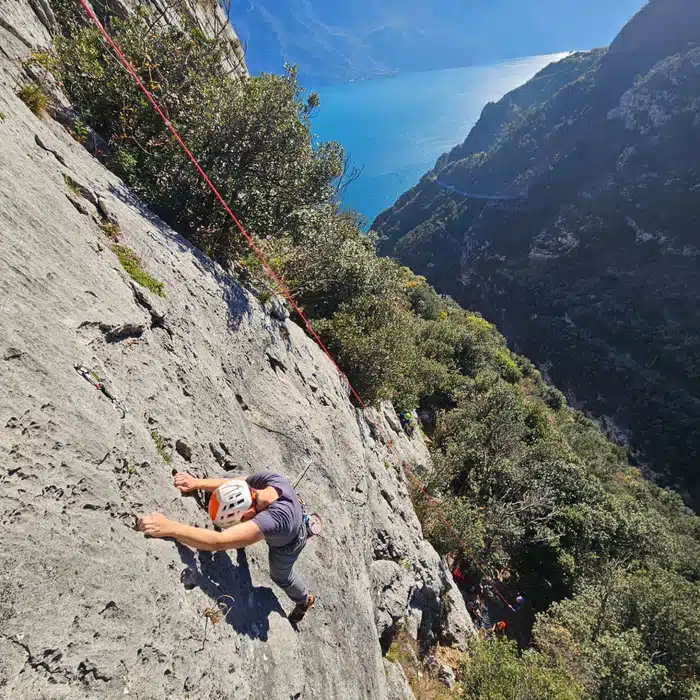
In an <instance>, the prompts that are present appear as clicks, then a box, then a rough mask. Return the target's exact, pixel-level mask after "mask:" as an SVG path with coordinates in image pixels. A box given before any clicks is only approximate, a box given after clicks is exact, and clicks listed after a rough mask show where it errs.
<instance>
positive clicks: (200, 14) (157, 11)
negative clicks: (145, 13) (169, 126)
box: [0, 0, 248, 76]
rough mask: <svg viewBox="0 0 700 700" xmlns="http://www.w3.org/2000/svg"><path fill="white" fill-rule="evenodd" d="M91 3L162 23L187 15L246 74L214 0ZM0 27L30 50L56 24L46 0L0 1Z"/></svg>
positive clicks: (232, 32) (39, 44) (52, 31)
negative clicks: (221, 45)
mask: <svg viewBox="0 0 700 700" xmlns="http://www.w3.org/2000/svg"><path fill="white" fill-rule="evenodd" d="M92 5H93V6H94V8H95V9H97V11H98V15H99V16H102V17H103V16H104V15H105V14H109V15H116V16H120V17H126V16H127V15H129V14H131V13H133V12H135V11H136V9H137V8H138V7H142V8H146V9H147V10H149V11H151V12H153V13H154V16H155V17H158V18H160V19H159V21H161V22H162V23H165V24H177V23H178V22H180V21H181V20H180V17H182V16H183V15H184V16H187V17H189V18H191V19H192V20H193V21H194V23H195V24H196V25H197V26H198V27H199V28H200V29H201V30H202V32H203V33H204V35H205V36H208V37H212V38H213V37H216V38H218V39H220V40H222V41H223V43H224V44H225V45H226V46H227V47H228V51H227V55H226V59H225V61H226V66H227V67H228V69H229V70H230V71H231V73H232V74H234V75H241V76H244V75H248V69H247V67H246V63H245V51H244V48H243V45H242V44H241V41H240V39H239V38H238V35H237V34H236V30H235V29H234V28H233V26H232V25H231V22H230V21H229V20H228V17H227V15H226V13H225V12H224V10H223V8H222V7H221V5H219V3H218V2H217V1H216V0H104V1H103V2H102V1H101V2H94V3H92ZM0 29H2V30H4V32H5V33H7V34H9V35H11V36H12V37H13V38H14V39H16V40H18V41H19V42H20V43H21V44H22V45H23V48H25V49H27V48H29V49H31V48H39V47H45V46H48V45H49V44H50V42H51V35H52V34H55V33H56V32H57V31H58V26H57V23H56V17H55V13H54V11H53V8H52V6H51V2H50V0H0ZM0 48H2V44H0ZM3 52H4V53H6V57H7V58H10V57H11V56H10V55H8V54H7V52H5V51H3ZM12 57H14V56H12Z"/></svg>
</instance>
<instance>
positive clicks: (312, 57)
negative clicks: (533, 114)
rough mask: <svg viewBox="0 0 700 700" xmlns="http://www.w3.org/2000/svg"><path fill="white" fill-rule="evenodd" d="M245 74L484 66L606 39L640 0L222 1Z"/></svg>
mask: <svg viewBox="0 0 700 700" xmlns="http://www.w3.org/2000/svg"><path fill="white" fill-rule="evenodd" d="M227 4H228V5H229V6H230V15H231V19H232V21H233V23H234V24H235V25H236V27H237V29H238V30H239V31H240V34H241V37H242V39H243V40H244V42H245V43H246V44H247V47H248V50H247V55H248V58H249V62H250V65H251V69H252V71H253V72H258V71H272V72H280V71H281V70H282V66H283V65H284V63H285V62H288V63H296V64H298V65H299V69H300V71H301V74H302V75H303V76H304V77H305V78H306V79H307V80H309V81H310V82H312V84H319V83H329V82H346V81H348V80H361V79H365V78H371V77H374V76H380V75H392V74H394V73H399V72H400V73H408V72H412V71H427V70H435V69H440V68H454V67H458V66H465V65H471V64H486V63H494V62H496V61H501V60H504V59H507V58H520V57H522V56H533V55H539V54H545V53H554V52H559V51H569V50H572V49H574V48H579V47H590V46H599V45H601V44H607V43H608V42H609V41H610V39H611V38H612V33H613V32H614V31H615V30H616V29H617V28H619V27H620V26H622V24H623V22H624V21H625V20H626V18H627V17H628V16H629V15H630V14H631V13H633V12H635V11H636V10H637V9H639V7H641V5H642V4H643V0H618V2H615V3H610V2H605V1H604V0H591V1H590V2H588V3H587V4H582V3H580V2H577V1H576V0H538V2H537V3H536V4H530V3H511V2H508V3H505V2H494V3H487V4H483V3H464V2H462V1H461V0H433V1H432V2H429V3H428V2H422V1H419V0H408V1H406V0H404V1H403V2H397V0H360V1H359V2H354V3H335V2H327V1H325V0H290V1H289V2H271V1H270V0H230V2H229V3H227Z"/></svg>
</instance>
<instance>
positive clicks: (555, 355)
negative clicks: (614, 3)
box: [374, 0, 700, 498]
mask: <svg viewBox="0 0 700 700" xmlns="http://www.w3.org/2000/svg"><path fill="white" fill-rule="evenodd" d="M699 42H700V6H699V5H698V4H697V2H695V1H694V0H652V2H650V3H649V4H648V5H647V6H646V7H645V8H644V9H643V10H642V11H641V12H639V13H638V14H637V15H636V16H635V17H634V18H633V19H632V20H631V21H630V22H629V24H628V25H627V26H626V27H625V28H624V29H623V30H622V32H621V33H620V34H619V36H618V37H617V38H616V39H615V41H614V42H613V43H612V45H611V46H610V48H609V49H608V50H607V52H605V53H602V52H599V53H596V54H592V55H590V54H589V55H582V56H581V55H579V56H573V57H570V58H569V59H566V60H564V61H562V62H561V63H559V64H557V65H555V66H552V67H550V68H548V69H547V70H546V71H544V72H543V74H540V75H539V76H537V77H536V78H535V79H534V80H533V81H532V82H531V83H529V84H528V85H526V86H524V87H523V88H520V89H519V90H516V91H515V92H513V93H511V94H510V95H507V96H506V97H505V98H504V99H503V100H502V101H501V102H500V103H499V104H498V105H489V106H487V108H486V109H485V110H484V112H483V114H482V117H481V120H480V121H479V123H478V124H477V125H476V126H475V127H474V130H473V131H472V133H471V134H470V135H469V137H468V138H467V140H466V141H465V142H464V144H462V145H461V146H458V147H457V148H455V149H454V150H453V151H452V152H451V153H450V154H447V155H446V156H443V157H442V158H440V160H438V162H437V164H436V167H435V169H434V171H432V172H431V173H429V174H428V175H426V176H425V177H424V178H423V179H422V181H421V182H420V183H419V184H418V185H417V186H416V187H415V188H413V189H412V190H411V191H409V192H407V193H406V194H404V195H402V197H401V198H400V199H399V200H398V201H397V202H396V204H395V205H394V206H393V207H392V208H391V209H389V210H387V211H386V212H384V213H382V214H381V215H380V216H379V217H378V218H377V220H376V221H375V223H374V228H375V229H376V230H377V231H379V232H380V233H381V235H382V236H383V243H382V250H383V251H384V252H385V253H389V254H391V255H394V256H396V257H398V258H399V259H400V260H401V261H402V262H404V263H405V264H408V265H411V266H412V267H413V268H414V269H416V270H417V271H420V272H422V273H423V274H426V275H427V276H428V278H429V279H430V281H432V282H433V283H434V284H435V285H436V286H437V287H438V289H439V290H440V291H443V292H449V293H451V294H453V295H454V296H455V298H456V299H458V300H459V301H460V302H462V303H464V304H465V305H466V306H469V307H472V308H476V309H478V310H480V311H482V312H483V313H484V314H485V315H486V316H487V317H488V318H490V319H492V320H494V321H496V322H497V323H498V324H499V325H500V327H501V328H502V330H503V331H504V332H505V333H506V335H507V336H508V337H509V339H510V340H512V342H513V343H514V344H515V345H516V347H517V348H518V349H520V350H522V351H523V352H525V353H526V354H527V355H528V356H530V357H531V358H533V359H534V360H535V361H536V362H538V363H539V364H540V365H542V366H544V367H546V368H547V369H548V371H549V373H550V375H551V377H552V378H553V379H554V381H555V382H556V383H557V384H558V385H559V386H560V387H561V388H562V389H565V390H566V391H568V392H569V393H570V394H571V395H573V396H575V398H576V400H577V401H579V402H581V404H583V405H584V406H585V407H586V409H587V410H588V411H590V412H591V413H592V414H593V415H595V416H597V417H598V418H599V419H601V420H604V421H606V422H607V423H608V425H609V426H610V427H611V428H613V427H615V428H617V429H618V430H619V431H621V433H622V435H623V436H624V437H625V438H626V439H627V440H629V444H630V445H631V446H632V448H633V449H634V450H635V451H636V453H637V454H638V456H639V459H640V460H641V461H642V462H643V463H644V464H647V465H649V467H650V468H651V469H652V470H653V471H656V472H659V473H661V474H663V475H664V478H665V479H666V482H667V483H671V484H676V485H677V486H679V487H680V488H681V489H683V490H686V491H687V492H689V493H690V494H692V496H693V497H694V498H697V496H698V494H700V483H699V482H698V479H697V477H696V473H695V470H696V466H697V463H698V459H699V457H700V433H698V431H697V425H698V424H700V314H699V312H698V297H699V296H700V277H699V273H698V256H699V255H700V245H699V241H698V224H699V223H700V197H699V196H698V195H699V192H700V150H699V149H698V148H697V147H696V146H697V144H698V143H699V139H700V118H699V117H698V112H699V109H700V79H699V77H698V76H699V72H698V67H699V66H700V45H699ZM577 66H578V68H579V69H580V70H576V68H577ZM548 73H550V74H551V73H554V74H555V75H558V76H560V77H562V78H564V79H563V80H560V81H553V82H550V85H549V86H546V87H551V89H549V90H544V91H542V92H540V94H537V92H538V85H540V84H542V82H543V79H544V78H545V77H546V75H547V74H548ZM564 82H566V84H565V85H564V86H563V87H561V89H558V88H560V86H561V84H562V83H564ZM530 97H533V99H529V98H530ZM450 186H454V187H455V188H456V189H455V190H454V191H451V190H450ZM457 190H459V192H458V191H457ZM460 192H466V193H469V194H476V195H489V196H493V195H497V196H507V197H513V198H515V199H513V200H503V201H496V202H490V201H483V200H480V199H475V198H473V197H469V196H464V195H463V194H460Z"/></svg>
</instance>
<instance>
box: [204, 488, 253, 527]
mask: <svg viewBox="0 0 700 700" xmlns="http://www.w3.org/2000/svg"><path fill="white" fill-rule="evenodd" d="M255 496H256V492H255V489H251V488H250V486H248V484H247V483H246V482H245V481H238V480H236V481H227V482H226V483H225V484H221V486H219V488H218V489H216V491H214V493H213V494H212V495H211V498H210V499H209V517H210V518H211V519H212V522H213V523H214V525H217V526H218V527H220V528H227V527H231V526H232V525H237V524H238V523H240V522H242V520H243V519H244V517H245V516H248V517H246V518H245V519H246V520H248V519H249V518H250V517H252V516H253V515H255V500H256V498H255Z"/></svg>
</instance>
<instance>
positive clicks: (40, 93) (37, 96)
mask: <svg viewBox="0 0 700 700" xmlns="http://www.w3.org/2000/svg"><path fill="white" fill-rule="evenodd" d="M17 97H19V99H20V100H22V102H24V104H25V105H27V107H29V109H30V110H31V111H32V112H33V113H34V114H36V116H37V117H43V116H44V115H45V114H46V109H47V107H48V106H49V97H48V95H47V94H46V93H45V92H44V90H43V88H42V87H41V86H40V85H37V84H36V83H25V84H24V85H22V87H21V88H20V89H19V91H18V93H17Z"/></svg>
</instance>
